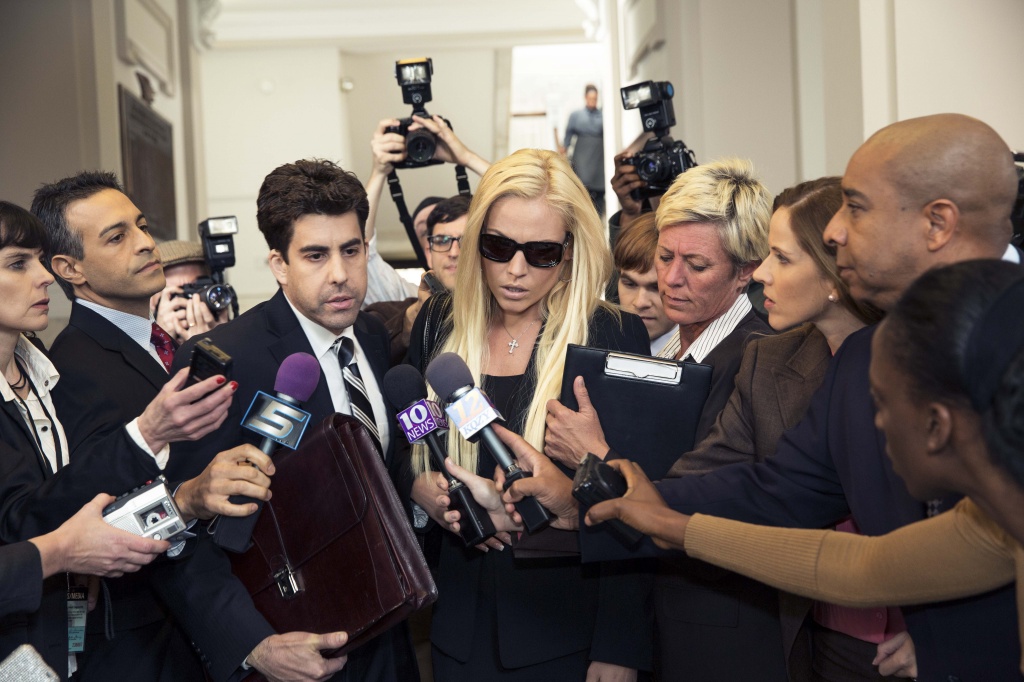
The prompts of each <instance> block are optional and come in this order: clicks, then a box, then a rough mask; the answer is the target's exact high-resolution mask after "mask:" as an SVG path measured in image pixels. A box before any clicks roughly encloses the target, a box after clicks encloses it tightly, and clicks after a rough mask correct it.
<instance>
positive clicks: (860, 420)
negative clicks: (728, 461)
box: [658, 327, 1021, 682]
mask: <svg viewBox="0 0 1024 682" xmlns="http://www.w3.org/2000/svg"><path fill="white" fill-rule="evenodd" d="M874 329H875V328H874V327H869V328H868V329H865V330H861V331H858V332H855V333H854V334H851V335H850V336H849V337H848V338H847V340H846V343H844V344H843V346H842V347H841V348H840V349H839V352H838V353H837V354H836V356H835V358H834V359H833V361H832V364H831V366H830V367H829V371H828V373H827V374H826V375H825V380H824V382H823V383H822V386H821V388H820V389H819V390H818V391H817V393H816V394H815V395H814V397H813V398H812V400H811V404H810V407H809V408H808V411H807V415H806V416H805V417H804V419H803V420H802V421H801V422H800V423H799V424H798V425H797V426H796V427H794V428H793V429H792V430H790V431H787V432H786V433H785V434H784V435H783V437H782V439H781V441H780V442H779V446H778V450H777V451H776V453H775V456H774V457H771V458H769V459H767V460H765V461H763V462H757V463H755V464H734V465H730V466H727V467H723V468H721V469H718V470H716V471H713V472H711V473H709V474H706V475H704V476H701V477H696V476H688V477H683V478H677V479H671V480H664V481H661V482H660V483H659V484H658V488H659V490H660V491H661V493H662V495H663V496H664V497H665V500H666V502H668V504H669V505H670V506H671V507H672V508H674V509H676V510H678V511H681V512H683V513H689V514H692V513H698V512H699V513H703V514H711V515H715V516H723V517H727V518H733V519H739V520H742V521H747V522H751V523H762V524H768V525H775V526H791V527H803V528H824V527H827V526H832V525H834V524H836V523H837V522H839V521H840V520H842V519H843V518H845V517H846V516H847V515H848V514H850V513H851V512H852V514H853V518H854V520H856V522H857V526H858V527H859V528H860V530H861V531H862V532H863V533H864V534H865V535H882V534H885V533H888V532H889V531H892V530H895V529H896V528H899V527H901V526H905V525H907V524H909V523H913V522H914V521H919V520H921V519H923V518H925V516H926V509H925V505H924V504H923V503H921V502H918V501H917V500H915V499H913V498H912V497H911V496H910V494H909V493H908V492H907V489H906V486H905V485H904V483H903V481H902V480H901V479H900V478H899V476H897V475H896V473H895V472H894V471H893V469H892V465H891V463H890V462H889V458H888V457H886V455H885V439H884V436H883V434H882V433H881V432H879V431H878V430H876V429H875V428H874V416H875V410H874V405H873V402H872V400H871V396H870V393H869V391H868V365H869V364H870V360H871V337H872V335H873V334H874ZM954 502H955V499H950V500H947V501H946V503H947V505H951V504H953V503H954ZM903 612H904V617H905V618H906V621H907V627H908V629H909V630H910V634H911V636H912V637H913V639H914V645H915V647H916V649H917V662H918V672H919V674H918V679H919V680H922V681H924V680H932V681H937V680H941V681H942V682H947V681H948V680H961V681H962V682H967V681H969V680H977V681H978V682H982V681H988V680H1019V679H1020V671H1019V669H1018V665H1019V662H1020V657H1021V656H1020V653H1021V652H1020V642H1019V639H1018V636H1017V632H1018V629H1017V610H1016V604H1015V601H1014V587H1013V586H1009V587H1006V588H1003V589H1000V590H995V591H993V592H990V593H988V594H985V595H981V596H979V597H972V598H968V599H960V600H956V601H952V602H942V603H938V604H930V605H927V606H919V607H913V608H905V609H903Z"/></svg>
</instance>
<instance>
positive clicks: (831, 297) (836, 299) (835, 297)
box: [828, 294, 839, 303]
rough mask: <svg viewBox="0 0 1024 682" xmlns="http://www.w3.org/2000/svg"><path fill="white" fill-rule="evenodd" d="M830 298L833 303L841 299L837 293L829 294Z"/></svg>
mask: <svg viewBox="0 0 1024 682" xmlns="http://www.w3.org/2000/svg"><path fill="white" fill-rule="evenodd" d="M828 300H829V301H830V302H832V303H837V302H838V301H839V297H838V296H836V295H835V294H829V295H828Z"/></svg>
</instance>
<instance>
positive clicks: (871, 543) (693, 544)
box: [686, 500, 1019, 607]
mask: <svg viewBox="0 0 1024 682" xmlns="http://www.w3.org/2000/svg"><path fill="white" fill-rule="evenodd" d="M1015 548H1016V549H1018V550H1019V548H1018V547H1017V545H1016V543H1015V542H1014V541H1013V540H1012V539H1011V538H1010V537H1009V536H1007V535H1006V533H1005V532H1003V531H1002V529H1001V528H999V526H998V525H996V524H995V522H993V521H992V520H991V519H989V518H988V517H987V516H985V515H984V514H983V513H982V512H981V510H980V509H978V507H977V506H975V505H974V504H973V503H972V502H970V501H969V500H963V501H962V502H960V504H958V505H957V506H956V507H955V508H954V509H952V510H950V511H948V512H946V513H944V514H940V515H939V516H936V517H933V518H931V519H927V520H924V521H919V522H918V523H914V524H911V525H909V526H905V527H903V528H900V529H898V530H896V531H893V532H892V533H889V534H887V535H883V536H878V537H866V536H862V535H854V534H851V533H838V532H835V531H827V530H799V529H791V528H771V527H766V526H756V525H753V524H746V523H741V522H738V521H730V520H727V519H720V518H715V517H710V516H704V515H701V514H698V515H695V516H693V518H692V519H691V520H690V522H689V524H688V526H687V528H686V551H687V553H688V554H689V555H690V556H693V557H695V558H697V559H701V560H703V561H707V562H709V563H712V564H716V565H718V566H722V567H724V568H727V569H729V570H731V571H735V572H737V573H742V574H743V575H747V576H750V577H751V578H754V579H756V580H760V581H762V582H765V583H767V584H769V585H772V586H774V587H777V588H779V589H782V590H786V591H788V592H793V593H796V594H800V595H804V596H806V597H811V598H813V599H818V600H821V601H828V602H832V603H835V604H840V605H843V606H854V607H869V606H887V605H894V604H896V605H904V604H923V603H928V602H934V601H943V600H947V599H955V598H959V597H966V596H969V595H974V594H980V593H982V592H986V591H988V590H992V589H995V588H997V587H1001V586H1003V585H1007V584H1009V583H1011V582H1013V581H1014V579H1015V566H1014V557H1013V553H1014V550H1015Z"/></svg>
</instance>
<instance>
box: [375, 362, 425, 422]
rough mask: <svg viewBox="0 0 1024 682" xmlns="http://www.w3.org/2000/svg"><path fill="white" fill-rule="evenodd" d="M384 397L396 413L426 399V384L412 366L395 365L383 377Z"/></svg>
mask: <svg viewBox="0 0 1024 682" xmlns="http://www.w3.org/2000/svg"><path fill="white" fill-rule="evenodd" d="M384 395H385V396H386V397H387V399H388V402H389V403H391V407H393V408H395V410H396V411H400V410H404V409H405V408H406V407H407V406H409V405H411V404H412V403H414V402H415V401H417V400H423V399H424V398H426V397H427V384H426V382H425V381H423V376H422V375H421V374H420V373H419V372H417V371H416V368H415V367H413V366H412V365H396V366H395V367H392V368H391V369H389V370H388V373H387V374H385V375H384Z"/></svg>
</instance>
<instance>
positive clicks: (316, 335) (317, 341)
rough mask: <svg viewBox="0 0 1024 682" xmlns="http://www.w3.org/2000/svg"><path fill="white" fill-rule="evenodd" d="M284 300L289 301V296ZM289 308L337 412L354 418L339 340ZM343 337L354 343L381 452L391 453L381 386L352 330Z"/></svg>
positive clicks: (292, 306)
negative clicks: (339, 357) (297, 322)
mask: <svg viewBox="0 0 1024 682" xmlns="http://www.w3.org/2000/svg"><path fill="white" fill-rule="evenodd" d="M284 298H285V300H286V301H288V296H287V295H286V296H285V297H284ZM288 305H289V307H291V309H292V312H293V313H295V317H296V318H298V320H299V326H301V327H302V331H303V332H304V333H305V334H306V339H307V340H308V341H309V345H310V346H311V347H312V349H313V356H314V357H315V358H316V359H317V361H318V362H319V363H320V369H322V370H323V372H324V378H325V379H326V380H327V388H328V389H329V390H330V392H331V402H332V403H334V409H335V411H337V412H341V413H342V414H352V404H351V402H350V401H349V398H348V389H346V388H345V380H344V378H343V377H342V375H341V365H340V364H338V351H337V350H336V349H335V342H336V341H337V340H338V339H339V338H340V337H339V336H337V335H336V334H334V333H333V332H331V331H330V330H328V329H325V328H324V327H322V326H320V325H319V324H317V323H316V322H314V321H313V320H311V319H309V318H308V317H306V316H305V315H303V314H302V313H301V312H299V310H298V309H297V308H296V307H295V306H294V305H292V302H291V301H288ZM341 336H347V337H348V338H350V339H352V343H353V345H354V346H355V358H356V366H357V367H359V375H360V376H361V377H362V379H363V385H364V386H365V387H366V394H367V397H368V398H369V399H370V407H372V408H373V420H374V421H375V422H376V423H377V432H378V433H379V434H380V446H381V450H382V452H384V453H386V452H387V451H388V444H389V443H390V441H391V430H390V429H389V428H388V426H389V424H388V413H387V409H386V408H385V406H384V396H383V394H382V393H381V391H380V386H378V385H377V377H376V376H375V375H374V373H373V368H372V367H371V366H370V362H369V361H368V360H367V359H366V355H365V354H364V353H363V348H362V346H360V345H359V339H357V338H356V336H355V333H354V332H353V331H352V327H349V328H347V329H346V330H345V331H343V332H342V333H341Z"/></svg>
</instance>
